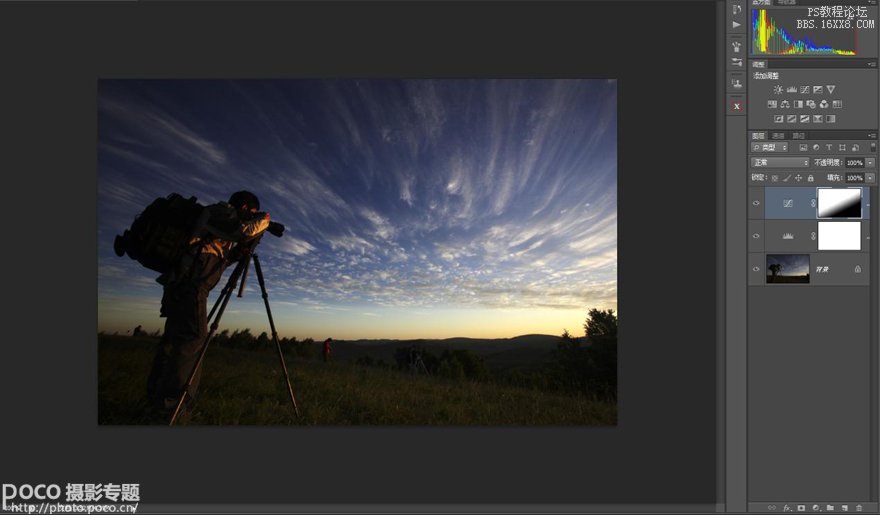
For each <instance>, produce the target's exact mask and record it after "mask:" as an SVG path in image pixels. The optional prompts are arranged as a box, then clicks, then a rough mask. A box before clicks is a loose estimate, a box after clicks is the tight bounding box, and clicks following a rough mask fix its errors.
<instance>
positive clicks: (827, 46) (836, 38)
mask: <svg viewBox="0 0 880 515" xmlns="http://www.w3.org/2000/svg"><path fill="white" fill-rule="evenodd" d="M802 12H803V11H801V10H782V9H777V10H772V11H770V10H767V9H754V10H753V11H752V23H751V24H752V54H754V55H799V54H803V55H849V56H854V55H858V32H857V31H858V29H857V28H856V27H855V24H851V25H852V26H851V27H850V28H822V27H821V26H820V25H818V24H815V23H813V26H812V27H809V28H804V26H805V25H806V22H815V20H806V19H804V17H803V16H798V15H799V14H802ZM799 27H800V28H799Z"/></svg>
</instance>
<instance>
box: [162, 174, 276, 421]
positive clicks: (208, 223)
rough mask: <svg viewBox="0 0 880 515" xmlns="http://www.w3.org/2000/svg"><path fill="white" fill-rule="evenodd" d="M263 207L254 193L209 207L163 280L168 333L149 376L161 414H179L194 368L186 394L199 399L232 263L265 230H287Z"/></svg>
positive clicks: (272, 232)
mask: <svg viewBox="0 0 880 515" xmlns="http://www.w3.org/2000/svg"><path fill="white" fill-rule="evenodd" d="M259 209H260V201H259V200H258V199H257V197H256V195H254V194H253V193H250V192H248V191H239V192H236V193H234V194H233V195H232V196H231V197H230V198H229V202H218V203H217V204H213V205H210V206H206V207H205V208H204V209H203V210H202V212H201V214H200V216H199V218H198V220H197V222H196V223H195V229H194V230H193V232H192V237H191V239H190V241H189V243H188V245H187V248H186V250H185V251H184V253H183V255H182V257H181V258H180V259H179V261H178V262H177V264H176V265H174V266H173V267H171V269H170V270H168V271H167V272H165V273H163V274H162V275H161V276H160V277H159V279H157V281H158V282H159V283H160V284H162V285H163V287H164V292H163V295H162V308H161V316H162V317H164V318H165V332H164V334H163V336H162V341H161V342H160V344H159V348H158V350H157V352H156V356H155V358H154V360H153V367H152V370H151V371H150V375H149V378H148V380H147V395H148V398H149V400H150V402H151V404H152V406H153V408H154V409H155V410H156V411H157V412H158V413H157V414H158V415H160V416H166V417H167V416H170V414H171V413H172V412H173V410H174V408H175V406H176V404H177V402H178V399H179V398H180V397H181V395H182V392H183V389H184V387H185V386H186V384H187V380H188V378H189V376H190V374H191V372H193V371H194V372H195V374H194V376H193V379H192V381H191V383H190V385H189V387H188V388H187V389H186V392H185V395H186V397H188V398H189V399H190V400H191V399H193V398H195V395H196V392H197V390H198V383H199V377H200V375H201V373H200V370H194V368H195V367H196V363H197V360H198V357H199V354H200V351H201V350H202V348H203V346H204V345H205V344H206V340H207V337H208V312H207V302H208V293H209V292H210V291H211V290H212V289H213V288H214V286H216V285H217V282H218V281H219V280H220V277H221V276H222V275H223V271H224V270H225V269H226V267H227V266H228V265H229V264H230V263H233V262H236V261H238V260H239V259H241V258H242V257H243V256H244V255H246V254H248V253H249V252H252V251H253V247H254V246H256V242H257V241H258V240H259V238H260V236H261V235H262V233H263V232H264V231H267V230H268V231H270V233H271V234H274V235H275V236H281V234H282V233H283V231H284V226H283V225H281V224H279V223H276V222H272V221H271V220H270V216H269V213H267V212H259Z"/></svg>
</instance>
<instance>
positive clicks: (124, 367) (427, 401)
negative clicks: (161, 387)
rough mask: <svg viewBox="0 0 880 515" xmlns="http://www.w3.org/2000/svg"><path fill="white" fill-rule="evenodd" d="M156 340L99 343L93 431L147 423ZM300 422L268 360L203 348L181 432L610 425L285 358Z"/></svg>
mask: <svg viewBox="0 0 880 515" xmlns="http://www.w3.org/2000/svg"><path fill="white" fill-rule="evenodd" d="M157 341H158V340H157V339H155V338H149V337H137V338H134V337H128V336H104V335H101V336H99V337H98V423H99V424H111V425H121V424H125V425H128V424H136V425H138V424H155V423H161V422H160V421H156V420H151V419H149V418H148V416H147V415H146V400H145V398H144V390H145V383H146V378H147V374H148V373H149V369H150V365H151V361H152V356H153V353H154V351H155V347H156V343H157ZM286 358H287V359H286V361H287V366H288V370H289V371H290V374H291V382H292V384H293V389H294V393H295V394H296V398H297V401H298V403H299V407H300V413H301V416H300V417H296V416H295V415H294V414H293V410H292V407H291V405H290V398H289V396H288V394H287V387H286V385H285V383H284V376H283V374H282V373H281V366H280V363H279V362H278V355H277V353H276V352H269V351H248V350H237V349H229V348H223V347H218V346H212V347H210V348H209V350H208V354H207V356H206V358H205V365H204V370H203V374H202V380H201V386H200V390H199V397H198V399H197V401H196V402H195V403H194V404H193V405H192V407H191V409H190V411H189V412H188V413H187V414H186V415H185V416H184V417H182V418H181V419H180V420H179V422H178V423H179V424H181V425H239V424H241V425H310V426H314V425H396V426H400V425H417V426H424V425H488V426H495V425H508V426H534V425H549V426H553V425H559V426H561V425H615V424H616V423H617V406H616V403H615V402H614V401H608V400H603V399H596V398H591V397H589V396H586V395H582V394H565V393H559V392H548V391H540V390H536V389H528V388H517V387H513V386H508V385H503V384H492V383H488V382H473V381H454V380H450V379H444V378H439V377H428V376H411V375H408V374H405V373H403V372H399V371H397V370H391V369H380V368H374V367H363V366H358V365H355V364H352V363H344V362H335V363H326V364H325V363H323V362H321V361H317V360H309V359H302V358H294V357H291V356H286Z"/></svg>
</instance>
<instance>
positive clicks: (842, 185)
mask: <svg viewBox="0 0 880 515" xmlns="http://www.w3.org/2000/svg"><path fill="white" fill-rule="evenodd" d="M726 9H727V16H726V25H725V32H726V66H725V67H726V70H727V71H726V91H727V104H728V105H727V117H726V118H727V120H726V126H727V135H726V137H727V152H728V154H727V155H728V169H727V173H728V185H729V186H732V185H733V183H736V182H738V183H739V184H738V185H737V186H736V188H735V189H734V188H731V189H732V191H729V192H728V202H730V204H728V216H729V217H730V218H729V219H728V223H729V224H730V225H729V226H728V227H734V226H738V230H736V231H734V232H732V233H729V234H728V242H729V243H733V244H734V245H736V248H739V249H740V254H739V256H736V255H731V254H728V259H729V260H731V261H730V262H729V264H732V263H733V262H736V263H737V264H738V265H741V266H742V269H741V270H742V273H740V274H735V275H736V277H733V278H731V279H732V280H731V282H729V283H728V288H730V289H731V290H730V292H729V293H732V292H733V291H735V290H740V291H742V292H743V294H744V296H745V299H746V304H745V305H746V308H745V310H743V312H741V313H738V314H737V317H736V318H735V319H728V321H727V323H728V327H731V324H736V323H737V322H741V323H743V325H742V327H743V329H742V331H743V334H739V335H737V340H738V341H740V342H743V341H744V342H746V345H745V346H744V347H743V348H741V349H739V350H736V349H734V348H733V347H732V346H733V345H734V342H733V341H732V340H729V341H728V342H727V344H728V353H729V355H730V354H735V353H739V354H740V355H739V356H736V357H735V358H734V359H735V360H736V361H737V364H738V365H739V370H737V371H736V372H734V371H733V370H732V369H728V371H729V372H733V373H736V374H737V376H738V377H740V378H742V379H743V382H742V383H740V384H738V385H729V387H731V388H738V389H739V390H740V391H742V390H744V391H745V403H744V405H742V410H743V411H744V413H742V412H741V413H740V414H739V415H743V414H744V415H745V416H744V417H743V416H736V418H735V420H736V421H737V422H736V424H733V425H737V424H738V425H739V427H736V428H731V427H730V426H728V428H729V429H728V431H731V432H740V433H741V434H742V436H744V438H745V443H746V446H747V449H748V450H747V453H746V454H745V455H744V456H740V457H738V458H732V457H731V456H730V455H729V456H728V459H729V460H730V461H731V462H734V463H735V462H736V461H738V460H739V459H742V460H743V463H741V464H740V465H742V466H743V467H744V470H745V473H746V477H747V479H746V481H745V482H744V483H742V484H735V483H736V482H735V481H734V482H733V483H728V487H729V488H730V490H728V500H731V494H733V492H734V491H736V492H738V493H739V494H740V495H742V497H741V498H740V499H745V500H747V502H748V505H747V508H748V511H750V512H792V513H797V512H801V513H805V512H810V513H815V512H822V513H850V512H854V513H855V512H876V511H877V500H878V499H877V483H878V481H877V404H878V399H877V382H876V380H877V320H878V304H877V282H876V281H877V278H876V277H875V276H876V274H877V273H878V269H877V267H876V263H877V259H876V256H877V230H876V224H875V222H874V221H875V220H876V219H877V206H876V203H875V202H872V197H876V195H877V157H878V151H877V144H878V138H877V133H878V59H877V58H878V41H877V34H878V32H877V21H878V16H877V12H878V7H877V2H876V1H875V0H865V1H854V2H847V3H845V4H833V3H829V2H820V1H814V0H731V1H729V2H727V5H726ZM744 149H747V150H744ZM737 240H738V242H737ZM729 250H730V249H729ZM729 364H730V362H729ZM728 377H729V378H730V377H731V376H728ZM728 413H729V414H732V412H731V411H730V410H728ZM728 420H729V421H730V420H734V419H732V418H731V419H728ZM729 436H732V435H730V434H729ZM734 438H735V437H734ZM734 463H729V466H730V465H733V464H734ZM729 470H730V469H729ZM728 508H729V507H728Z"/></svg>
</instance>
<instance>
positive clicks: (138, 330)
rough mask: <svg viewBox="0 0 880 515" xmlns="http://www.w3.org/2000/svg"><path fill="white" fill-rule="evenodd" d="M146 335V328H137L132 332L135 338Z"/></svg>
mask: <svg viewBox="0 0 880 515" xmlns="http://www.w3.org/2000/svg"><path fill="white" fill-rule="evenodd" d="M144 334H146V333H144V328H143V327H142V326H137V327H135V328H134V331H132V332H131V335H132V336H134V337H138V336H143V335H144Z"/></svg>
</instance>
